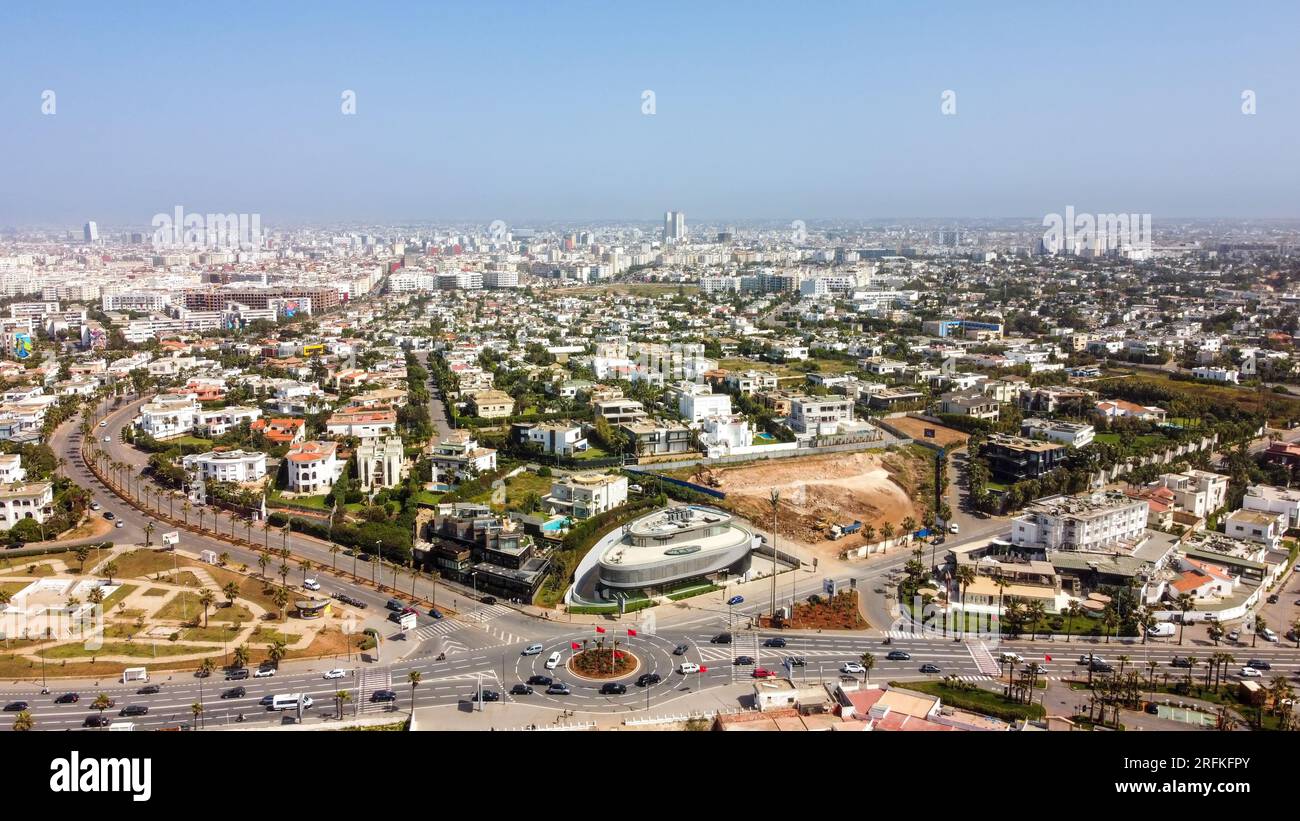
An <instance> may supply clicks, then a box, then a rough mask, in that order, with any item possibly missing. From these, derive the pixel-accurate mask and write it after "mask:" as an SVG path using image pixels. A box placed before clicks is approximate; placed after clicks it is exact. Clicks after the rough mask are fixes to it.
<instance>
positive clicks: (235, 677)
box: [226, 667, 248, 681]
mask: <svg viewBox="0 0 1300 821" xmlns="http://www.w3.org/2000/svg"><path fill="white" fill-rule="evenodd" d="M246 678H248V668H247V667H236V668H235V669H233V670H227V671H226V681H243V680H244V679H246Z"/></svg>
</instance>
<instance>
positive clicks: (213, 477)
mask: <svg viewBox="0 0 1300 821" xmlns="http://www.w3.org/2000/svg"><path fill="white" fill-rule="evenodd" d="M181 466H182V467H184V468H185V470H186V471H187V472H189V473H191V474H197V475H198V477H199V478H200V479H202V480H203V481H205V482H234V483H236V484H239V483H243V482H255V481H257V480H259V479H261V478H262V477H264V476H266V454H265V453H260V452H258V451H243V450H218V451H209V452H208V453H191V454H189V455H188V456H184V457H182V458H181Z"/></svg>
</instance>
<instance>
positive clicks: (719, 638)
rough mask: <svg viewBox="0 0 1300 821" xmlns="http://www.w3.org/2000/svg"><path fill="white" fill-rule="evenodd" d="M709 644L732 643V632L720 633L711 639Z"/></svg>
mask: <svg viewBox="0 0 1300 821" xmlns="http://www.w3.org/2000/svg"><path fill="white" fill-rule="evenodd" d="M709 644H731V634H730V633H719V634H718V635H716V636H714V637H713V638H711V639H709Z"/></svg>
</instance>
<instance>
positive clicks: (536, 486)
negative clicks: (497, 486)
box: [506, 470, 553, 509]
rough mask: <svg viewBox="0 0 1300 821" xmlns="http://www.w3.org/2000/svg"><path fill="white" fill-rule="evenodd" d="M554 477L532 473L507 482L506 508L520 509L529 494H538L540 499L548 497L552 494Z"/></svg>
mask: <svg viewBox="0 0 1300 821" xmlns="http://www.w3.org/2000/svg"><path fill="white" fill-rule="evenodd" d="M552 481H553V478H552V477H549V476H538V475H537V474H536V473H532V472H531V471H527V470H526V471H524V472H523V473H521V474H519V475H518V476H515V477H513V478H511V479H507V480H506V507H507V508H510V509H518V507H519V505H520V504H521V503H522V502H523V500H524V498H525V497H527V496H528V494H529V493H536V494H537V495H538V496H539V497H541V496H546V495H547V494H549V493H550V492H551V482H552Z"/></svg>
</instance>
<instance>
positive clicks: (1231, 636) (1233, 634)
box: [1228, 630, 1241, 641]
mask: <svg viewBox="0 0 1300 821" xmlns="http://www.w3.org/2000/svg"><path fill="white" fill-rule="evenodd" d="M1240 640H1241V632H1240V631H1239V630H1232V631H1230V632H1229V633H1228V641H1240Z"/></svg>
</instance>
